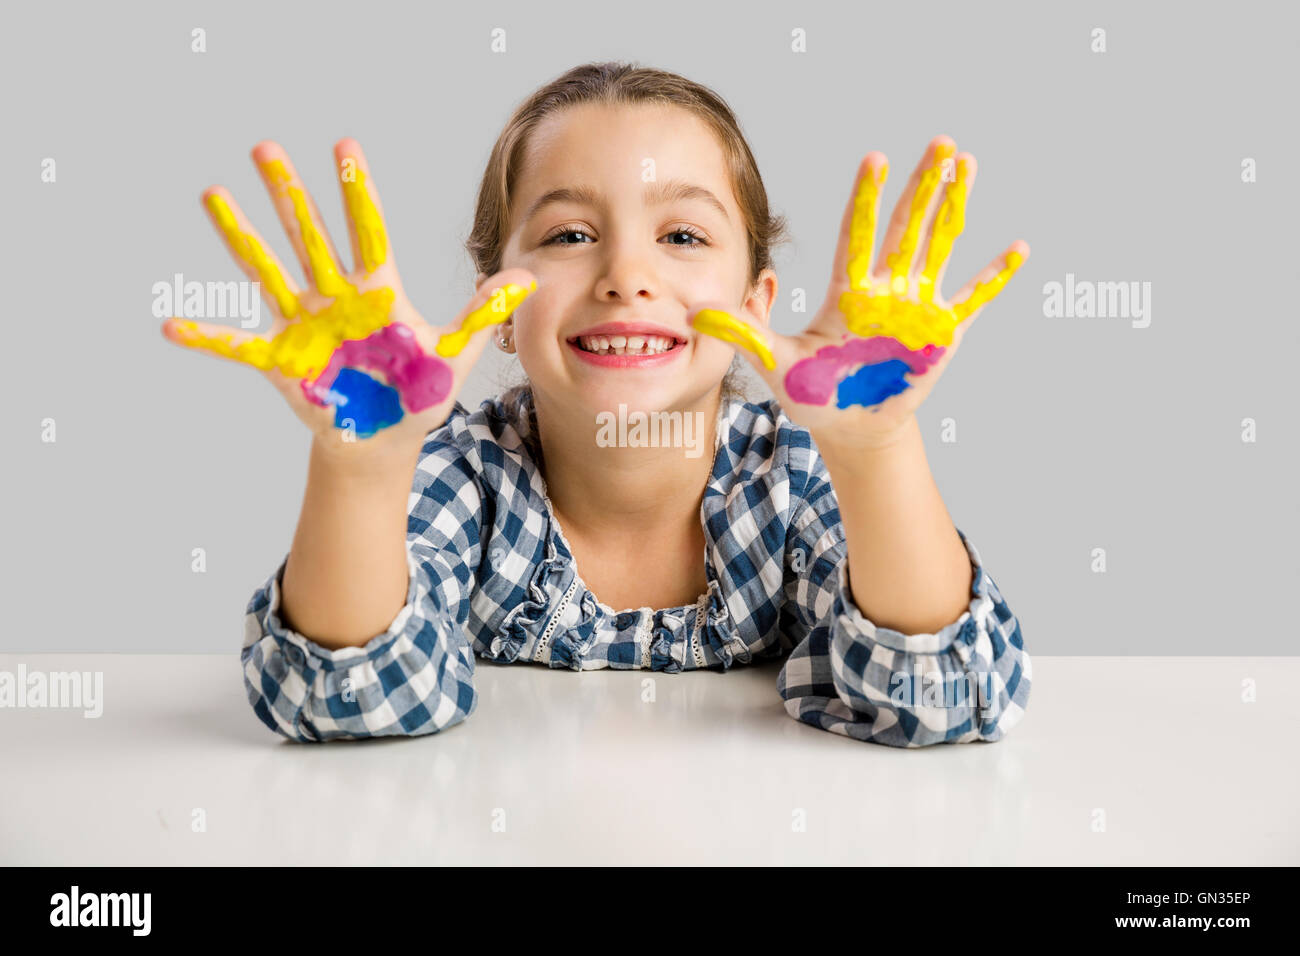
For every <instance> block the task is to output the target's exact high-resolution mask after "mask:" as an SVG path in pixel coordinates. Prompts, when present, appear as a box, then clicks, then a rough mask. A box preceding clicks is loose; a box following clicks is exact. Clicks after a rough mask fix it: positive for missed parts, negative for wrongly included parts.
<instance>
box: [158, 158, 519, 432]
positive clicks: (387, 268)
mask: <svg viewBox="0 0 1300 956" xmlns="http://www.w3.org/2000/svg"><path fill="white" fill-rule="evenodd" d="M334 154H335V159H336V160H337V167H338V170H339V183H340V186H341V188H342V191H343V199H344V204H345V207H346V209H347V222H348V233H349V236H350V239H351V246H352V261H353V263H354V267H353V269H352V270H351V271H346V270H345V269H343V268H342V266H341V265H340V261H339V258H338V254H337V252H336V251H335V249H334V246H333V243H332V242H331V241H330V239H329V236H328V234H327V233H326V231H325V228H324V224H323V221H322V219H321V217H320V213H319V211H318V209H317V207H316V204H315V203H314V202H313V201H312V199H311V197H310V195H308V193H307V191H306V189H305V188H304V187H303V184H302V180H301V179H300V178H299V176H298V173H297V171H296V170H295V169H294V167H293V164H292V163H291V162H290V161H289V157H288V155H287V154H286V153H285V151H284V150H283V149H282V148H281V147H280V146H279V145H277V144H276V143H274V142H270V141H267V142H263V143H259V144H258V145H257V146H256V147H255V148H254V149H253V160H254V162H255V163H256V164H257V168H258V170H259V172H260V173H261V175H262V179H263V181H264V183H265V184H266V187H267V190H268V191H269V192H270V195H271V199H272V201H273V203H274V204H275V210H276V213H277V214H278V216H279V219H280V223H281V225H282V226H283V227H284V230H285V232H286V233H287V234H288V236H289V240H290V242H291V243H292V245H293V249H294V252H295V253H296V254H297V257H298V261H299V263H300V264H301V266H302V269H303V272H304V274H305V275H306V277H307V280H308V283H309V285H308V287H307V288H305V289H304V288H300V287H299V286H298V285H297V284H296V283H295V282H294V281H293V279H292V278H291V277H290V276H289V275H288V273H286V271H285V270H284V268H283V267H282V266H281V264H280V262H279V260H278V259H277V257H276V255H275V253H274V252H272V251H271V250H270V248H269V247H268V246H267V245H266V243H265V242H263V240H262V238H261V236H260V235H258V233H257V231H256V230H255V229H254V228H253V227H252V226H251V225H250V223H249V221H248V219H247V218H246V217H245V216H244V214H243V212H242V211H241V210H240V209H239V207H238V205H237V204H236V203H235V201H234V199H233V197H231V196H230V194H229V192H228V191H226V190H225V189H223V188H221V187H213V188H211V189H209V190H207V191H206V192H205V193H204V194H203V201H204V206H205V207H206V208H207V210H208V213H209V214H210V216H211V217H212V221H213V223H214V224H215V225H216V227H217V229H218V231H219V232H220V233H221V236H222V238H223V239H224V240H225V242H226V245H227V247H228V248H229V250H230V252H231V254H232V255H233V256H234V257H235V259H236V261H237V262H238V263H239V266H240V268H241V269H242V270H243V272H244V274H245V275H247V276H248V277H249V278H250V279H252V280H254V281H257V282H259V283H260V284H261V291H262V295H263V297H264V298H265V300H266V301H267V303H268V304H269V305H270V307H271V309H272V314H273V316H274V318H273V321H272V323H271V328H270V330H269V331H268V332H267V333H266V334H265V335H258V334H254V333H251V332H246V331H241V330H238V329H232V328H228V327H223V326H216V325H209V324H207V323H202V322H195V321H190V320H185V319H180V318H170V319H168V320H167V321H165V322H164V323H163V334H164V335H165V336H166V337H167V338H168V339H169V340H170V341H172V342H175V343H176V344H178V345H182V346H186V347H188V348H195V349H200V350H202V351H206V352H208V353H210V354H214V355H218V356H221V357H224V358H228V359H232V360H234V361H237V362H242V363H244V364H247V365H251V366H253V367H255V368H257V369H259V370H261V371H262V373H263V374H264V375H265V376H266V378H267V379H268V380H269V381H270V382H271V384H272V385H274V386H275V387H276V389H277V390H278V391H279V392H280V393H281V394H282V395H283V396H284V397H285V399H286V400H287V401H288V402H289V404H290V406H291V407H292V408H293V410H294V412H295V413H296V414H297V415H298V417H299V418H300V419H301V420H302V421H303V422H304V423H306V424H307V426H308V427H309V428H311V429H312V431H313V432H314V433H315V434H316V435H317V436H321V437H325V438H327V439H328V440H329V441H331V442H350V441H353V440H355V438H358V437H360V438H369V437H370V436H373V435H375V434H376V433H378V432H380V431H381V430H382V431H384V432H385V438H386V439H387V438H390V437H391V438H392V440H394V441H397V440H399V439H405V438H408V437H419V436H423V435H425V434H427V433H428V432H429V431H430V430H432V429H434V428H436V427H437V426H439V425H440V424H441V423H442V422H443V421H445V420H446V417H447V414H448V412H449V411H450V407H451V405H452V404H453V403H454V401H455V394H456V392H457V391H458V390H459V387H460V384H461V382H462V381H463V380H464V377H465V374H466V373H467V372H468V370H469V368H470V367H471V366H472V365H473V362H474V361H475V359H476V358H477V357H478V355H479V353H480V352H481V351H482V348H483V345H484V343H485V341H486V339H485V338H484V337H483V336H476V335H474V333H475V332H477V331H479V330H480V329H483V328H486V327H488V326H490V325H494V324H496V323H499V322H504V321H505V320H506V319H507V318H509V316H510V314H511V312H512V311H513V310H514V308H515V307H516V306H517V305H518V304H519V303H520V302H521V301H523V299H524V298H525V297H527V296H528V295H529V294H530V293H531V291H532V290H533V289H535V288H536V282H535V280H534V279H533V277H532V275H531V274H530V273H528V272H526V271H525V270H522V269H510V270H506V271H504V272H501V273H498V274H497V275H496V276H494V277H492V280H491V281H488V282H485V283H483V285H482V286H481V287H480V290H479V292H478V293H476V294H475V296H474V297H473V299H472V300H471V301H470V303H469V305H467V306H466V307H465V309H464V310H462V312H461V314H460V315H459V316H457V318H456V319H455V320H453V322H451V323H449V324H448V325H447V326H445V327H433V326H430V325H429V324H428V323H426V322H425V321H424V319H423V318H421V317H420V315H419V313H417V312H416V310H415V308H414V306H413V305H412V304H411V302H410V300H409V299H408V298H407V297H406V294H405V292H403V290H402V283H401V280H400V278H399V277H398V274H397V267H396V265H395V264H394V261H393V256H392V253H391V250H390V248H389V242H388V233H387V229H386V228H385V225H384V218H383V212H382V207H381V206H380V203H379V195H378V192H377V191H376V189H375V186H374V183H373V181H372V179H371V176H370V167H369V165H368V164H367V163H366V159H365V155H364V154H363V153H362V151H361V146H360V144H359V143H357V142H356V140H353V139H343V140H340V141H339V142H338V143H337V144H335V147H334Z"/></svg>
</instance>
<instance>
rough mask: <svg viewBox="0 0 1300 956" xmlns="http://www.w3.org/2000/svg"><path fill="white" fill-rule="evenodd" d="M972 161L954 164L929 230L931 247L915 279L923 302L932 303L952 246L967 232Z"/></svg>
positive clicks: (967, 158)
mask: <svg viewBox="0 0 1300 956" xmlns="http://www.w3.org/2000/svg"><path fill="white" fill-rule="evenodd" d="M976 170H977V167H976V163H975V157H974V156H972V155H971V154H970V153H962V154H961V155H959V156H958V157H957V160H956V173H955V175H954V176H953V180H952V182H950V183H949V184H948V186H947V188H946V189H945V190H944V192H943V202H942V203H941V204H940V206H939V211H938V212H937V213H936V214H935V217H934V225H933V226H932V227H931V229H930V243H929V246H928V247H927V248H926V253H925V268H924V269H922V270H921V275H920V277H919V278H918V279H917V294H918V295H919V296H920V299H921V301H922V302H932V301H933V300H934V296H935V293H936V292H938V291H939V284H940V283H941V282H942V281H943V274H944V272H945V271H946V270H947V268H948V259H949V257H951V256H952V244H953V242H954V240H956V238H957V237H958V236H960V235H961V233H962V230H963V229H965V228H966V203H967V201H968V200H969V199H970V190H971V186H972V185H974V183H975V173H976Z"/></svg>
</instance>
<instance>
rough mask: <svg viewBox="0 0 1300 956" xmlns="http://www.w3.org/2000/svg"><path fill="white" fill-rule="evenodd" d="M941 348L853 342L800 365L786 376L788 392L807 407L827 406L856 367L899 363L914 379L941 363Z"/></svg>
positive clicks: (883, 338)
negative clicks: (839, 386) (840, 384)
mask: <svg viewBox="0 0 1300 956" xmlns="http://www.w3.org/2000/svg"><path fill="white" fill-rule="evenodd" d="M943 353H944V348H943V346H941V345H927V346H925V348H922V349H918V350H916V351H913V350H912V349H909V348H907V347H906V346H905V345H903V343H902V342H900V341H898V339H895V338H891V337H890V336H888V335H873V336H871V337H870V338H865V339H859V338H855V339H850V340H849V341H848V342H846V343H845V344H844V345H828V346H826V347H825V348H822V349H818V350H817V354H816V355H814V356H813V357H812V358H806V359H803V360H802V361H799V362H796V363H795V364H794V365H793V367H791V369H790V371H789V372H787V373H786V375H785V390H786V392H787V394H789V396H790V397H791V398H793V399H794V400H795V401H796V402H801V403H802V404H804V405H825V404H826V403H827V402H829V401H830V400H831V396H832V395H834V394H835V387H836V386H837V385H838V384H839V383H840V380H841V379H843V378H844V377H845V376H846V375H847V374H848V373H849V370H850V369H852V368H853V366H855V365H875V364H877V363H879V362H888V361H889V360H890V359H898V360H899V361H902V362H906V363H907V366H908V368H909V369H910V370H911V371H912V374H913V375H920V374H922V373H923V372H925V371H926V370H927V369H929V368H930V366H931V365H934V364H935V363H936V362H938V361H939V358H940V356H942V355H943Z"/></svg>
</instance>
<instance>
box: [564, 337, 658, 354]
mask: <svg viewBox="0 0 1300 956" xmlns="http://www.w3.org/2000/svg"><path fill="white" fill-rule="evenodd" d="M578 344H579V345H580V346H581V347H582V348H583V349H584V350H586V351H588V352H594V353H596V354H598V355H600V354H603V355H657V354H659V353H662V352H668V351H671V350H672V348H673V347H674V346H675V345H676V340H675V339H671V338H668V337H667V336H663V335H628V336H623V335H582V336H579V337H578Z"/></svg>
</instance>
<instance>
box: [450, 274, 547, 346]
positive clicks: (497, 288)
mask: <svg viewBox="0 0 1300 956" xmlns="http://www.w3.org/2000/svg"><path fill="white" fill-rule="evenodd" d="M536 290H537V280H536V279H535V278H533V276H532V274H531V273H529V272H527V271H525V270H523V269H507V270H505V271H504V272H499V273H497V274H496V275H495V276H493V277H492V279H491V280H490V281H488V282H485V283H484V284H483V285H481V286H480V287H479V290H478V291H477V292H476V293H475V294H474V297H473V298H472V299H471V300H470V303H469V305H468V306H466V308H465V311H464V312H463V313H462V314H461V317H460V322H459V324H458V325H457V327H456V329H455V330H454V331H451V332H443V333H442V335H440V336H439V337H438V344H437V345H436V346H435V351H437V353H438V354H439V355H441V356H443V357H444V358H454V357H455V356H457V355H459V354H460V353H461V352H462V351H463V350H464V348H465V347H466V346H467V345H469V343H470V339H471V338H472V337H473V336H474V333H476V332H479V331H481V330H483V329H486V328H489V327H491V326H493V325H500V324H501V323H502V322H504V321H506V319H508V318H510V316H511V314H513V313H514V311H515V309H516V308H517V307H518V306H519V304H520V303H521V302H523V301H524V299H526V298H528V296H530V295H532V294H533V292H535V291H536Z"/></svg>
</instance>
